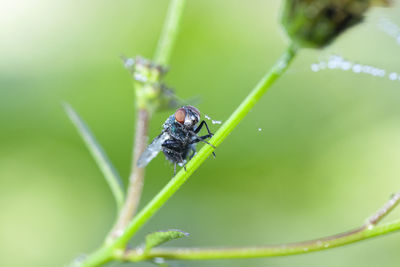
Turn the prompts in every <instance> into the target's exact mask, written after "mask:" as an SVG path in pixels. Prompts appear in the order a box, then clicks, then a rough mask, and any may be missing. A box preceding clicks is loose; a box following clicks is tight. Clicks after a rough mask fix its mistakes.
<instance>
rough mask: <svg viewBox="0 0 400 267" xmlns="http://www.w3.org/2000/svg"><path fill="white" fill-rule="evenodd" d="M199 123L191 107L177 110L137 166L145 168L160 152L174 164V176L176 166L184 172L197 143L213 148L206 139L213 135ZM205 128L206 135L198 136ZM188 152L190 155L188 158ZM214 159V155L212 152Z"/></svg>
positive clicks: (195, 109) (198, 113)
mask: <svg viewBox="0 0 400 267" xmlns="http://www.w3.org/2000/svg"><path fill="white" fill-rule="evenodd" d="M199 121H200V111H199V110H198V109H197V108H195V107H193V106H183V107H181V108H179V109H178V110H177V111H176V112H175V114H173V115H171V116H169V117H168V119H167V120H166V121H165V123H164V125H163V130H162V132H161V134H160V135H158V136H157V137H156V138H154V140H153V141H152V142H151V143H150V145H148V146H147V148H146V149H145V151H144V152H143V153H142V155H141V156H140V157H139V160H138V162H137V166H138V167H140V168H143V167H145V166H146V165H147V164H149V162H150V161H151V160H152V159H153V158H155V157H156V156H157V154H158V153H159V152H160V151H162V152H163V153H164V155H165V157H166V158H167V159H168V160H169V161H171V162H172V163H174V175H175V174H176V165H177V164H178V165H179V166H183V168H184V169H185V170H186V163H187V161H188V160H190V159H192V158H193V156H194V155H195V154H196V144H197V143H199V142H203V143H206V144H208V145H210V146H212V147H213V148H215V147H214V146H213V145H211V144H210V143H209V142H207V141H206V139H207V138H211V137H212V136H213V134H212V133H211V132H210V129H209V128H208V125H207V123H206V122H205V121H204V120H203V121H201V122H200V124H199V125H198V126H197V124H198V123H199ZM203 126H205V127H206V129H207V132H208V134H207V135H204V136H198V135H197V134H198V133H199V132H200V130H201V129H202V128H203ZM190 152H192V154H191V155H190V156H189V154H190ZM213 155H214V157H215V153H214V152H213Z"/></svg>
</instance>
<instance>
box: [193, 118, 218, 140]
mask: <svg viewBox="0 0 400 267" xmlns="http://www.w3.org/2000/svg"><path fill="white" fill-rule="evenodd" d="M203 125H204V126H206V129H207V132H208V135H209V136H210V137H211V136H213V135H214V134H213V133H212V132H211V131H210V129H209V128H208V125H207V122H206V121H204V120H203V121H202V122H200V124H199V126H197V128H196V129H195V130H194V133H195V134H197V133H198V132H200V130H201V128H203Z"/></svg>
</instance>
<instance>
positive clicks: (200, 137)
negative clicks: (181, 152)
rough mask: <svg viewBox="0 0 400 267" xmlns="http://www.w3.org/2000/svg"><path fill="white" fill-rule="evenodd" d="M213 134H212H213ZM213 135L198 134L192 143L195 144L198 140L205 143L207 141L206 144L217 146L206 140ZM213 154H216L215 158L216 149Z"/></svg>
mask: <svg viewBox="0 0 400 267" xmlns="http://www.w3.org/2000/svg"><path fill="white" fill-rule="evenodd" d="M211 136H212V135H211ZM211 136H210V135H209V134H207V135H204V136H196V137H195V138H194V139H193V140H192V142H191V144H195V143H198V142H203V143H205V144H207V145H209V146H211V147H212V148H216V147H215V146H214V145H212V144H210V143H209V142H208V141H206V140H204V139H207V138H210V137H211ZM212 154H213V156H214V158H215V152H214V151H213V152H212Z"/></svg>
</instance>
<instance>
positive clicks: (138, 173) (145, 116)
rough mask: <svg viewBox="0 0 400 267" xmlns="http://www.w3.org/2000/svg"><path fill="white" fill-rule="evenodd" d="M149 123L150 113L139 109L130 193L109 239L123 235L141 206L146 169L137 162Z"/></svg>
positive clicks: (143, 146)
mask: <svg viewBox="0 0 400 267" xmlns="http://www.w3.org/2000/svg"><path fill="white" fill-rule="evenodd" d="M149 121H150V113H149V112H148V111H147V110H145V109H139V110H138V111H137V119H136V132H135V140H134V146H133V156H132V164H131V168H132V170H131V174H130V175H129V186H128V191H127V194H126V199H125V203H124V206H123V208H122V209H121V211H120V214H119V216H118V219H117V222H116V223H115V225H114V227H113V229H112V230H111V232H110V234H109V237H108V239H113V238H116V237H118V236H120V235H121V234H122V233H123V231H124V229H125V227H126V226H127V225H128V223H129V221H130V220H131V219H132V216H133V215H134V214H135V213H136V211H137V208H138V206H139V202H140V196H141V194H142V189H143V180H144V174H145V168H139V167H137V166H136V162H137V161H138V159H139V157H140V155H141V154H142V153H143V151H144V150H145V148H146V143H147V139H148V137H147V131H148V128H149Z"/></svg>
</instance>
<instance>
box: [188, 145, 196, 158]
mask: <svg viewBox="0 0 400 267" xmlns="http://www.w3.org/2000/svg"><path fill="white" fill-rule="evenodd" d="M190 150H192V152H193V153H192V155H190V157H189V160H191V159H192V158H193V157H194V155H196V148H195V147H194V145H193V144H191V145H190Z"/></svg>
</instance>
